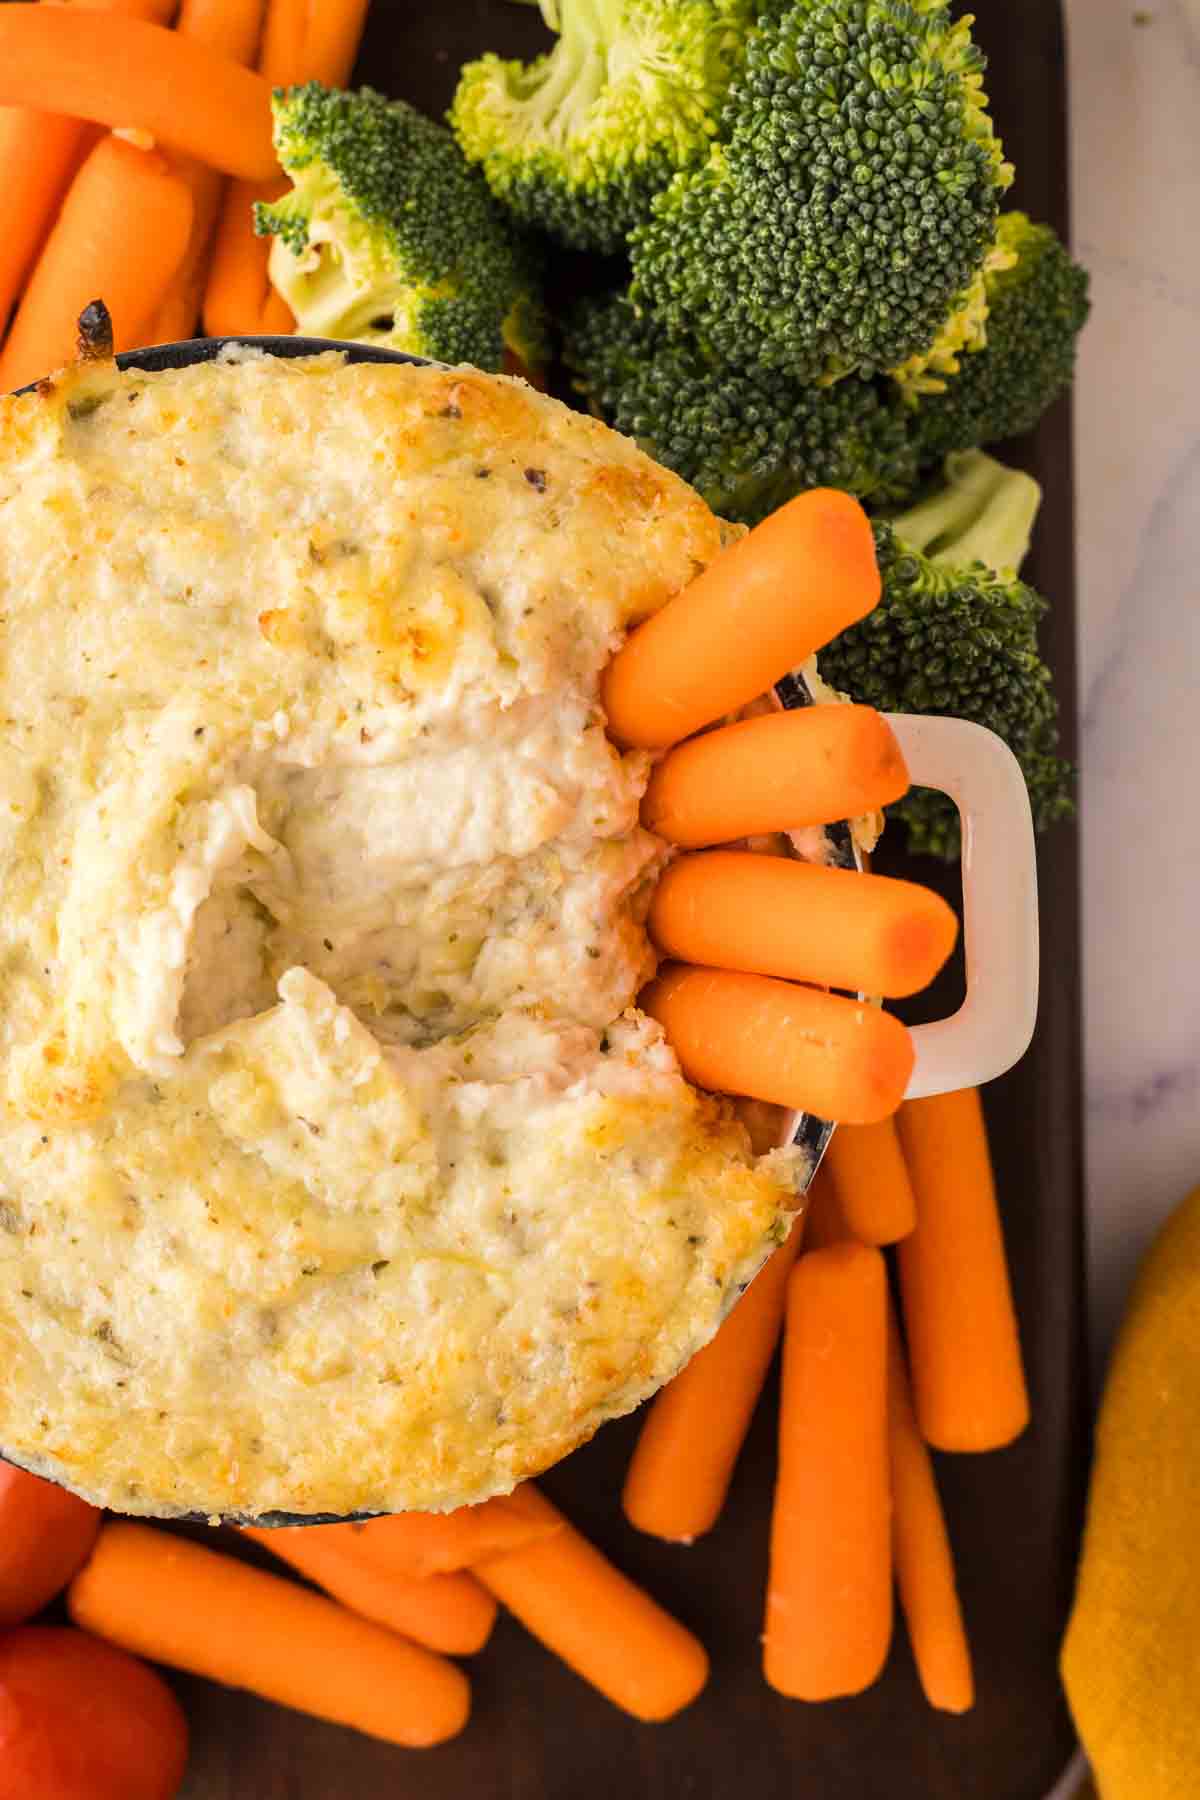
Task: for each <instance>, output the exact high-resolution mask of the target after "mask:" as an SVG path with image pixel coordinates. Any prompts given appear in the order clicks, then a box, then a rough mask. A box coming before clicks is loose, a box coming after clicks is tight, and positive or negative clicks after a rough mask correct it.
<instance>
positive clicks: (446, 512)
mask: <svg viewBox="0 0 1200 1800" xmlns="http://www.w3.org/2000/svg"><path fill="white" fill-rule="evenodd" d="M724 529H725V528H723V527H722V526H721V524H720V523H719V522H718V521H717V520H716V519H715V518H714V517H713V515H712V514H711V513H710V512H709V511H708V509H707V507H706V506H705V505H704V504H703V503H702V502H701V501H700V500H699V499H698V498H697V496H696V495H695V494H694V493H693V492H692V491H691V490H690V489H689V488H688V487H686V486H685V485H684V484H683V483H682V482H681V481H679V480H678V479H677V478H676V477H675V476H673V475H671V474H668V473H667V472H665V471H664V470H662V469H660V468H659V467H657V466H656V465H655V464H654V463H652V462H650V461H649V460H648V459H647V458H646V457H645V456H643V455H642V454H641V453H640V452H639V451H638V450H637V449H636V448H635V446H634V445H633V444H632V443H630V442H629V441H628V440H626V439H624V438H622V437H620V436H618V435H617V434H615V433H614V432H612V431H610V430H608V429H607V428H606V427H604V426H603V425H601V424H599V423H598V422H596V421H594V420H590V419H588V418H585V417H583V416H581V415H579V414H577V413H574V412H572V411H570V410H569V409H568V408H566V407H564V406H562V405H560V404H559V403H558V402H556V401H553V400H551V399H548V398H546V397H544V396H542V395H540V394H537V393H535V392H533V391H532V390H531V389H529V388H528V387H526V386H524V385H522V384H520V383H517V382H513V381H509V380H505V379H503V378H500V377H492V376H483V375H480V374H477V373H476V372H474V371H473V370H469V369H462V370H445V369H440V368H432V367H426V368H419V367H402V366H392V365H387V366H376V365H363V364H355V365H349V364H347V363H346V362H345V361H344V359H343V358H342V357H341V356H340V355H337V354H332V355H326V356H321V357H315V358H311V359H306V360H302V361H296V360H276V359H272V358H269V357H264V356H261V355H254V354H251V353H249V352H241V353H240V354H238V355H234V356H227V357H226V358H225V359H224V360H219V361H217V362H215V363H212V362H210V363H203V364H199V365H197V366H194V367H191V368H187V369H183V370H177V371H171V372H167V373H162V374H146V373H138V372H134V371H127V372H125V373H118V372H117V370H116V368H115V367H114V365H113V364H111V363H106V364H101V365H96V366H91V367H85V366H81V367H80V368H79V369H76V370H73V371H70V372H68V373H66V374H64V375H62V376H60V377H58V378H56V379H55V380H54V381H53V382H50V383H43V384H42V385H41V387H40V389H39V390H38V391H37V392H36V393H32V394H29V395H26V396H23V397H19V398H15V399H9V400H4V401H0V731H2V734H3V754H2V758H0V896H2V899H0V1096H2V1098H3V1108H2V1111H0V1351H2V1363H3V1379H2V1381H0V1445H2V1446H3V1448H4V1451H5V1454H7V1455H8V1456H10V1457H11V1458H13V1459H14V1460H16V1461H18V1462H20V1463H22V1464H24V1465H26V1466H27V1467H29V1468H31V1469H34V1470H37V1471H39V1472H41V1473H43V1474H48V1475H50V1476H52V1477H54V1478H55V1479H56V1480H59V1481H62V1482H64V1483H66V1484H67V1485H69V1486H70V1487H72V1488H74V1489H76V1490H77V1491H78V1492H80V1493H82V1494H84V1495H86V1496H87V1497H88V1498H89V1499H91V1500H93V1501H96V1502H98V1503H100V1504H106V1505H109V1506H112V1507H114V1508H117V1509H119V1510H121V1511H123V1512H132V1513H149V1514H164V1515H166V1514H172V1513H182V1512H192V1511H201V1512H204V1513H207V1514H209V1515H214V1516H215V1515H223V1514H229V1515H239V1516H248V1515H262V1514H265V1513H269V1512H271V1511H274V1510H277V1509H278V1510H287V1511H290V1512H294V1513H302V1514H311V1513H338V1514H340V1513H347V1512H352V1511H357V1510H368V1511H375V1510H378V1511H397V1510H403V1509H406V1508H410V1507H429V1508H447V1507H452V1506H456V1505H459V1504H462V1503H464V1502H468V1501H475V1500H480V1499H483V1498H485V1497H486V1496H488V1495H490V1494H493V1493H497V1492H504V1491H507V1490H508V1489H510V1488H511V1487H512V1485H513V1484H514V1483H515V1482H516V1481H518V1480H519V1479H520V1478H522V1477H523V1476H526V1475H529V1474H533V1473H536V1472H537V1471H538V1470H540V1469H542V1468H544V1467H546V1466H547V1465H548V1464H549V1463H551V1462H553V1461H554V1460H555V1459H556V1458H558V1457H560V1456H562V1455H563V1454H564V1453H565V1452H566V1451H568V1450H570V1449H571V1448H572V1447H573V1446H574V1445H576V1444H578V1443H580V1442H581V1441H582V1440H583V1439H585V1438H587V1437H588V1436H589V1435H590V1434H591V1433H592V1432H593V1431H594V1430H595V1429H596V1427H597V1426H598V1425H600V1424H601V1423H602V1422H603V1421H604V1420H605V1419H607V1418H609V1417H611V1416H613V1415H615V1414H618V1413H623V1412H626V1411H628V1410H629V1409H630V1408H632V1407H634V1406H636V1405H637V1404H638V1402H639V1401H640V1400H642V1399H643V1398H644V1397H645V1396H646V1395H648V1394H649V1393H650V1392H651V1391H652V1390H653V1389H654V1388H656V1387H657V1386H659V1385H660V1384H661V1383H662V1382H663V1381H665V1380H667V1379H668V1378H669V1377H670V1376H671V1375H672V1374H673V1373H674V1372H675V1370H677V1369H678V1368H679V1367H680V1365H681V1364H682V1363H683V1362H684V1361H685V1360H686V1359H687V1357H688V1356H690V1355H691V1354H692V1352H693V1351H695V1350H696V1349H697V1348H698V1347H699V1346H700V1345H701V1344H703V1343H704V1342H705V1341H706V1340H707V1339H708V1338H709V1337H710V1336H711V1335H712V1333H713V1332H714V1331H715V1330H716V1328H717V1326H718V1324H719V1323H720V1320H721V1318H722V1316H723V1314H724V1313H725V1312H726V1311H727V1309H728V1308H729V1306H730V1305H731V1304H732V1302H733V1301H734V1299H735V1298H736V1296H737V1294H738V1293H739V1291H740V1290H741V1289H742V1287H744V1285H745V1284H746V1282H747V1281H748V1280H749V1279H750V1278H751V1277H752V1275H753V1274H754V1272H755V1270H756V1269H757V1268H758V1266H759V1265H760V1263H761V1262H762V1260H763V1259H764V1257H765V1256H766V1255H767V1254H768V1252H769V1250H770V1248H771V1247H772V1244H773V1243H774V1242H776V1241H778V1239H779V1238H780V1237H781V1236H783V1235H785V1234H786V1230H787V1226H788V1221H789V1215H790V1209H791V1208H793V1207H794V1206H795V1205H796V1199H795V1190H796V1175H797V1168H796V1163H795V1158H796V1157H797V1156H798V1155H799V1153H798V1152H795V1151H789V1150H783V1151H777V1152H774V1153H771V1154H768V1155H766V1156H764V1157H756V1155H755V1154H754V1152H753V1150H752V1148H751V1144H750V1140H749V1138H748V1136H747V1133H746V1130H745V1128H744V1127H743V1125H742V1124H740V1123H739V1122H738V1120H737V1118H736V1117H735V1116H734V1113H733V1111H732V1109H731V1108H730V1106H729V1105H728V1104H727V1103H725V1102H723V1101H720V1100H717V1099H714V1098H711V1097H709V1096H706V1095H702V1094H700V1093H697V1092H696V1091H695V1090H694V1089H693V1088H691V1087H690V1086H689V1085H688V1084H687V1083H686V1082H685V1081H684V1080H683V1078H682V1077H681V1075H680V1073H679V1071H678V1067H677V1065H676V1062H675V1059H674V1056H673V1054H672V1052H671V1051H670V1049H669V1048H668V1047H667V1045H666V1044H665V1042H664V1041H663V1038H662V1035H661V1032H660V1030H659V1028H658V1027H657V1026H656V1025H654V1024H652V1023H651V1022H649V1021H648V1020H647V1019H645V1018H644V1017H643V1016H642V1015H641V1014H639V1013H638V1012H637V1011H636V1010H634V1009H633V1000H634V996H635V995H636V993H637V991H638V989H639V987H640V986H641V984H642V983H643V982H644V981H645V979H646V978H647V977H648V975H649V974H650V973H651V972H652V969H653V956H652V953H651V951H650V949H649V946H648V943H647V940H646V937H645V934H644V931H643V919H644V916H645V911H646V906H647V902H648V898H649V890H650V888H651V886H652V883H653V880H654V878H655V875H656V873H657V871H658V869H659V867H660V866H661V862H662V860H663V856H664V847H663V846H662V845H661V844H660V843H659V842H658V841H657V840H656V839H654V838H652V837H650V836H649V835H647V833H646V832H644V831H643V830H642V829H641V828H640V827H639V824H638V802H639V797H640V795H641V792H642V789H643V786H644V784H645V780H646V776H647V773H648V767H649V763H648V759H647V758H646V757H645V756H644V755H642V754H631V755H625V756H622V755H620V754H619V753H618V752H617V750H615V749H614V748H613V746H612V745H611V744H610V742H609V741H608V739H607V738H606V736H605V733H604V727H603V718H602V715H601V713H600V711H599V709H598V704H597V690H598V679H599V676H600V673H601V671H602V669H603V667H604V665H605V663H606V661H607V659H608V658H609V656H610V655H611V653H612V651H613V650H614V648H615V647H616V646H617V645H618V644H619V642H620V641H621V637H622V633H623V632H624V631H625V629H626V628H627V627H628V626H629V625H630V624H631V623H633V622H635V621H636V620H638V619H639V618H640V617H642V616H644V615H645V614H647V613H649V612H651V611H653V610H654V609H655V608H656V607H658V606H660V605H661V604H662V603H663V602H664V601H665V600H667V599H668V598H669V597H670V596H671V595H672V594H674V593H675V592H676V591H677V590H678V589H679V588H681V587H682V586H683V585H684V584H685V583H686V582H687V581H688V580H690V579H691V577H693V576H694V575H695V574H696V573H697V572H698V571H699V570H700V569H701V568H703V567H704V566H705V565H706V564H707V563H708V562H709V561H710V560H711V559H712V558H713V557H714V556H715V555H716V554H717V552H718V550H719V549H720V547H721V543H722V532H723V530H724Z"/></svg>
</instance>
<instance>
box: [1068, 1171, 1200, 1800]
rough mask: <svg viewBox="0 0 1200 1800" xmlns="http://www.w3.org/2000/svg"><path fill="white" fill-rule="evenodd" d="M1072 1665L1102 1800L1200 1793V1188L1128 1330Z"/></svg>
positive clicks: (1103, 1429) (1157, 1248) (1151, 1264)
mask: <svg viewBox="0 0 1200 1800" xmlns="http://www.w3.org/2000/svg"><path fill="white" fill-rule="evenodd" d="M1062 1676H1063V1681H1064V1683H1065V1685H1066V1690H1067V1697H1068V1699H1069V1701H1070V1703H1071V1710H1072V1711H1073V1713H1074V1715H1075V1724H1076V1727H1077V1729H1078V1732H1079V1736H1080V1740H1081V1741H1082V1743H1083V1747H1084V1749H1085V1750H1086V1752H1087V1754H1088V1756H1089V1758H1090V1760H1091V1763H1092V1768H1093V1770H1094V1771H1095V1778H1096V1786H1097V1789H1098V1791H1099V1794H1100V1796H1101V1800H1200V1188H1197V1189H1196V1190H1195V1192H1194V1193H1192V1194H1190V1195H1189V1196H1188V1198H1187V1199H1186V1200H1185V1201H1184V1203H1183V1205H1182V1206H1181V1207H1180V1208H1179V1210H1178V1211H1177V1212H1176V1213H1175V1214H1174V1215H1173V1217H1172V1218H1170V1219H1169V1220H1168V1221H1167V1224H1166V1225H1165V1226H1164V1228H1163V1230H1162V1232H1161V1233H1160V1235H1159V1237H1158V1239H1157V1240H1156V1242H1155V1243H1154V1245H1153V1247H1152V1248H1151V1250H1150V1252H1149V1254H1148V1256H1147V1257H1146V1260H1145V1262H1144V1263H1143V1264H1142V1267H1141V1270H1140V1271H1139V1274H1138V1278H1137V1281H1136V1283H1135V1285H1134V1289H1133V1295H1132V1298H1131V1300H1130V1303H1129V1310H1128V1312H1127V1313H1126V1316H1125V1321H1124V1324H1123V1325H1122V1327H1121V1333H1120V1337H1119V1339H1118V1341H1117V1347H1116V1351H1115V1353H1114V1356H1113V1360H1112V1365H1111V1368H1110V1370H1109V1373H1108V1380H1107V1384H1106V1387H1105V1393H1104V1401H1103V1405H1102V1406H1101V1409H1100V1420H1099V1425H1098V1427H1097V1437H1096V1450H1095V1460H1094V1463H1093V1467H1092V1479H1091V1489H1090V1493H1089V1497H1088V1516H1087V1528H1086V1531H1085V1533H1084V1541H1083V1555H1082V1559H1081V1562H1080V1567H1079V1582H1078V1587H1077V1589H1076V1594H1075V1607H1074V1611H1073V1613H1072V1616H1071V1621H1070V1624H1069V1626H1068V1627H1067V1635H1066V1638H1065V1640H1064V1643H1063V1651H1062Z"/></svg>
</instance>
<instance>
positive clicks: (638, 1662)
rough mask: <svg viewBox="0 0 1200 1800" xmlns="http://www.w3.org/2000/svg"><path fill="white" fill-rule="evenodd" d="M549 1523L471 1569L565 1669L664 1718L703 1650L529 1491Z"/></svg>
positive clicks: (683, 1700)
mask: <svg viewBox="0 0 1200 1800" xmlns="http://www.w3.org/2000/svg"><path fill="white" fill-rule="evenodd" d="M530 1492H531V1494H532V1495H533V1497H534V1498H535V1499H536V1501H537V1504H538V1506H539V1508H540V1510H541V1512H542V1515H543V1517H544V1519H545V1520H546V1522H547V1524H550V1525H554V1526H557V1527H558V1529H557V1530H552V1531H551V1532H550V1534H549V1535H548V1536H546V1537H543V1538H540V1539H539V1540H538V1541H537V1542H536V1543H532V1544H526V1545H524V1546H523V1547H522V1548H521V1549H519V1550H510V1551H509V1552H508V1553H507V1554H506V1555H502V1556H492V1557H489V1558H488V1559H487V1560H486V1561H485V1562H481V1563H478V1564H477V1565H476V1568H475V1573H476V1575H477V1576H478V1578H479V1580H480V1581H482V1582H483V1584H484V1586H485V1587H487V1588H490V1589H491V1591H492V1593H493V1594H495V1596H496V1598H497V1600H500V1601H502V1602H503V1604H504V1605H505V1606H507V1607H508V1609H509V1611H510V1612H512V1613H515V1614H516V1616H517V1618H518V1619H520V1621H521V1623H522V1625H524V1626H525V1628H526V1630H527V1631H531V1632H532V1633H533V1635H534V1637H536V1638H539V1639H540V1640H541V1642H542V1643H543V1644H545V1646H546V1648H547V1649H548V1650H553V1652H554V1654H555V1655H556V1656H560V1657H561V1658H562V1660H563V1661H564V1662H565V1663H566V1664H567V1666H568V1668H571V1669H574V1671H575V1673H576V1674H577V1675H581V1676H582V1677H583V1679H584V1680H585V1681H590V1682H591V1684H592V1686H593V1687H595V1688H599V1690H600V1692H601V1693H602V1694H605V1695H606V1696H607V1697H608V1699H610V1700H611V1701H613V1703H614V1704H615V1705H617V1706H621V1707H624V1709H625V1711H626V1712H629V1713H632V1714H633V1715H634V1717H635V1718H638V1719H653V1720H658V1719H669V1718H671V1717H672V1715H673V1714H675V1713H677V1712H679V1711H680V1709H681V1708H682V1707H684V1706H687V1705H688V1704H689V1703H690V1702H691V1701H693V1700H694V1699H695V1698H696V1695H697V1694H698V1693H699V1692H700V1690H701V1688H702V1687H703V1686H704V1683H705V1681H706V1680H707V1679H708V1658H707V1656H706V1655H705V1653H704V1646H703V1645H702V1644H701V1643H700V1642H699V1640H698V1639H696V1638H694V1637H693V1636H692V1634H691V1632H690V1631H687V1630H685V1629H684V1627H683V1626H682V1625H680V1624H679V1623H678V1622H677V1621H676V1620H675V1619H673V1618H672V1617H671V1615H670V1614H669V1613H666V1612H664V1611H663V1609H662V1607H661V1606H659V1605H658V1604H657V1603H656V1602H655V1601H653V1600H652V1599H651V1598H650V1596H649V1594H646V1593H643V1591H642V1589H641V1588H639V1587H635V1585H634V1583H633V1582H632V1581H630V1580H629V1579H628V1578H627V1577H626V1576H624V1575H622V1574H621V1573H620V1571H619V1570H617V1569H615V1568H614V1567H613V1565H612V1564H611V1563H610V1562H609V1561H608V1559H607V1558H606V1557H604V1556H602V1555H601V1554H600V1552H599V1550H597V1549H595V1548H594V1546H593V1545H591V1544H589V1543H588V1541H587V1539H586V1538H585V1537H584V1536H583V1535H582V1534H581V1533H580V1532H578V1531H576V1530H575V1527H574V1526H573V1525H571V1524H569V1523H568V1521H567V1520H566V1519H564V1518H563V1516H562V1514H561V1513H560V1512H559V1511H558V1509H557V1508H556V1507H554V1506H552V1505H551V1504H550V1502H549V1501H548V1500H547V1499H545V1498H544V1497H543V1496H542V1495H541V1494H536V1493H535V1491H534V1490H530Z"/></svg>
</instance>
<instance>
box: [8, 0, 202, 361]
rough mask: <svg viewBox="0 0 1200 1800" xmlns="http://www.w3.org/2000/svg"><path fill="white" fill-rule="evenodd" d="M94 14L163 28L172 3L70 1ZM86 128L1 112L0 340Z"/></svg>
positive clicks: (21, 110)
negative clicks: (116, 15)
mask: <svg viewBox="0 0 1200 1800" xmlns="http://www.w3.org/2000/svg"><path fill="white" fill-rule="evenodd" d="M72 4H73V5H76V6H81V7H83V8H84V9H85V10H88V11H95V12H115V13H126V14H128V15H129V17H130V18H135V19H147V20H149V21H150V22H151V23H152V24H155V25H165V24H167V23H168V21H169V20H170V18H171V17H172V15H173V13H174V10H175V5H174V0H72ZM87 131H88V127H87V126H86V125H85V124H84V122H83V121H82V120H81V119H70V118H66V117H64V116H63V115H62V114H60V113H50V112H36V111H34V110H33V109H32V108H30V107H26V106H5V107H0V169H3V170H4V230H3V232H2V233H0V339H2V338H3V336H4V326H5V323H6V321H7V318H8V315H9V313H10V312H11V311H12V306H13V302H14V300H15V299H16V297H17V295H18V294H19V293H20V291H21V285H22V283H23V282H24V280H25V277H26V275H27V274H28V273H29V270H30V269H31V268H32V267H33V262H34V259H35V257H36V256H37V253H38V251H39V250H40V249H41V247H42V244H43V243H44V241H45V238H46V234H47V232H48V231H49V229H50V227H51V225H52V224H53V222H54V215H55V213H56V212H57V211H58V206H59V202H60V201H61V199H62V197H63V195H64V193H65V192H66V190H67V187H68V185H69V183H70V180H71V177H72V176H73V175H74V174H75V171H76V169H77V168H78V166H79V162H80V160H81V152H82V151H83V148H84V143H85V139H86V136H87Z"/></svg>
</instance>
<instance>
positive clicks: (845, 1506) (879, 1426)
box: [763, 1244, 892, 1700]
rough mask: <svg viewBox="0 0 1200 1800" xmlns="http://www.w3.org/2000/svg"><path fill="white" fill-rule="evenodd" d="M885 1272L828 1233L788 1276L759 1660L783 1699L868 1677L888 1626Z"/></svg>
mask: <svg viewBox="0 0 1200 1800" xmlns="http://www.w3.org/2000/svg"><path fill="white" fill-rule="evenodd" d="M889 1512H890V1498H889V1486H888V1448H887V1276H886V1273H885V1271H884V1264H883V1257H882V1256H881V1254H880V1252H879V1251H878V1250H870V1249H867V1248H865V1247H864V1246H863V1245H861V1244H834V1245H833V1246H832V1247H831V1248H830V1249H828V1250H813V1251H811V1252H810V1253H809V1254H807V1255H805V1256H802V1257H801V1258H800V1260H799V1262H798V1263H797V1264H796V1267H795V1269H794V1270H793V1271H792V1275H791V1278H790V1280H789V1282H788V1303H787V1322H786V1324H785V1327H784V1344H783V1388H782V1393H781V1397H780V1404H779V1472H778V1474H777V1476H776V1482H775V1510H774V1513H773V1514H772V1518H771V1561H770V1572H769V1575H768V1578H767V1607H766V1627H765V1636H764V1650H763V1670H764V1673H765V1675H766V1678H767V1680H768V1681H769V1682H770V1684H771V1686H772V1687H773V1688H776V1689H777V1690H778V1691H779V1692H780V1693H781V1694H789V1695H791V1696H792V1698H793V1699H796V1700H832V1699H834V1698H835V1697H836V1696H838V1695H841V1694H857V1693H861V1691H862V1690H863V1689H864V1688H866V1687H869V1686H870V1685H871V1683H872V1682H873V1681H874V1680H875V1678H876V1677H877V1675H878V1674H879V1672H880V1670H881V1669H882V1668H883V1664H884V1660H885V1658H886V1657H887V1652H888V1644H889V1641H890V1639H891V1632H892V1568H891V1547H890V1531H891V1526H890V1519H889Z"/></svg>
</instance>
